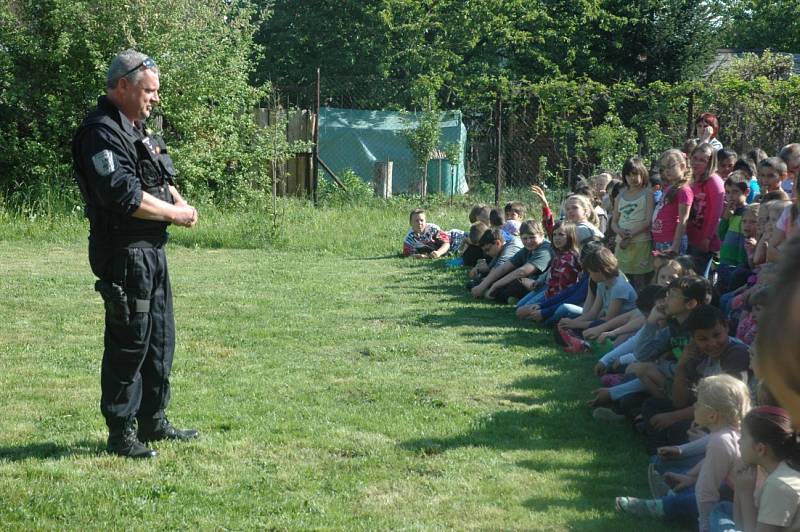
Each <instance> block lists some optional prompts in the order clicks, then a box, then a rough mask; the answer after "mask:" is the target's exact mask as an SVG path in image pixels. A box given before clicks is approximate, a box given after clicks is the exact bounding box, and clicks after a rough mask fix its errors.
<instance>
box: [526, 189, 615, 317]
mask: <svg viewBox="0 0 800 532" xmlns="http://www.w3.org/2000/svg"><path fill="white" fill-rule="evenodd" d="M564 210H565V212H566V216H567V220H568V221H570V222H572V223H574V224H575V235H576V236H577V238H578V247H579V248H580V250H581V254H584V250H585V248H586V247H587V246H589V245H590V244H591V245H592V246H595V245H596V243H597V242H599V241H600V240H601V239H602V238H603V233H601V232H600V230H599V229H598V228H597V226H595V225H594V223H593V222H592V220H594V221H597V215H596V214H595V212H594V210H593V209H592V203H591V201H590V200H589V198H588V197H587V196H583V195H580V194H572V195H571V196H569V197H568V198H567V199H566V201H564ZM599 247H602V246H599ZM599 247H598V249H599ZM593 249H594V248H593ZM587 255H588V253H587ZM588 294H589V276H588V275H586V274H585V273H584V274H583V275H581V276H580V277H579V279H578V282H576V283H575V284H574V285H572V286H570V287H568V288H567V289H565V290H562V291H561V292H560V293H558V294H556V295H555V296H553V297H552V298H548V299H545V300H544V301H542V303H541V304H540V305H539V307H538V308H537V309H535V310H534V311H532V312H531V314H530V318H531V319H532V320H534V321H544V322H545V323H547V324H548V325H555V324H557V323H558V322H559V320H561V318H563V317H566V316H570V315H576V314H575V311H576V310H577V309H580V308H581V307H580V306H579V305H580V304H581V303H585V302H586V301H587V297H588ZM584 306H586V305H584ZM577 314H580V310H577Z"/></svg>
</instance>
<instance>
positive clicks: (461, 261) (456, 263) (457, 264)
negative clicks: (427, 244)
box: [445, 257, 464, 268]
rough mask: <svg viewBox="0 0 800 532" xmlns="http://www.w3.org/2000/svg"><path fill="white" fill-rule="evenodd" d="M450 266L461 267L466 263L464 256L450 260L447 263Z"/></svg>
mask: <svg viewBox="0 0 800 532" xmlns="http://www.w3.org/2000/svg"><path fill="white" fill-rule="evenodd" d="M445 264H446V265H447V267H448V268H460V267H461V266H463V265H464V257H456V258H454V259H450V260H448V261H447V262H446V263H445Z"/></svg>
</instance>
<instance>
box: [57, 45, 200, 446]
mask: <svg viewBox="0 0 800 532" xmlns="http://www.w3.org/2000/svg"><path fill="white" fill-rule="evenodd" d="M158 74H159V72H158V67H157V66H156V64H155V62H154V61H153V60H152V59H150V58H149V57H147V56H145V55H144V54H141V53H139V52H136V51H134V50H126V51H124V52H121V53H120V54H118V55H117V56H116V57H115V58H114V59H113V60H112V61H111V65H110V66H109V70H108V76H107V83H106V85H107V87H106V96H101V97H100V98H99V99H98V101H97V108H96V109H95V110H94V111H92V112H91V113H90V114H89V116H87V117H86V118H85V119H84V121H83V122H82V124H81V126H80V128H79V129H78V131H77V132H76V133H75V137H74V139H73V142H72V156H73V160H74V163H75V177H76V180H77V181H78V185H79V187H80V189H81V194H82V196H83V198H84V201H85V202H86V216H87V217H88V218H89V264H90V265H91V268H92V272H94V274H95V275H96V276H97V278H98V281H97V282H96V283H95V290H97V291H98V292H100V294H101V296H102V298H103V302H104V304H105V309H106V313H105V339H104V346H105V349H104V352H103V364H102V369H101V377H100V381H101V382H100V385H101V398H100V410H101V411H102V413H103V416H104V417H105V419H106V424H107V425H108V429H109V437H108V450H109V452H111V453H115V454H118V455H121V456H128V457H133V458H151V457H154V456H156V452H155V451H154V450H152V449H149V448H148V447H147V446H146V445H144V443H143V442H149V441H157V440H164V439H171V440H187V439H192V438H196V437H197V436H198V432H197V431H196V430H180V429H176V428H175V427H174V426H172V424H170V422H169V421H168V420H167V418H166V416H165V410H166V408H167V404H168V403H169V397H170V389H169V374H170V370H171V368H172V356H173V353H174V350H175V321H174V317H173V313H172V291H171V288H170V282H169V275H168V273H167V260H166V255H165V254H164V245H165V244H166V241H167V226H168V225H169V224H170V223H174V224H177V225H181V226H184V227H192V226H194V225H195V224H196V223H197V210H195V208H194V207H192V206H191V205H189V204H188V203H187V202H186V201H185V200H184V199H183V198H182V197H181V195H180V194H179V193H178V191H177V189H176V188H175V183H174V180H173V178H174V176H175V169H174V166H173V164H172V159H171V158H170V156H169V154H168V153H167V149H166V146H165V145H164V143H163V141H162V140H161V139H160V138H159V137H154V136H152V135H150V134H149V132H148V131H146V130H145V129H144V121H145V119H147V118H148V117H149V116H150V113H151V111H152V109H153V106H154V105H155V104H157V103H158V101H159V99H158V90H159V79H158ZM135 423H138V431H137V428H136V424H135Z"/></svg>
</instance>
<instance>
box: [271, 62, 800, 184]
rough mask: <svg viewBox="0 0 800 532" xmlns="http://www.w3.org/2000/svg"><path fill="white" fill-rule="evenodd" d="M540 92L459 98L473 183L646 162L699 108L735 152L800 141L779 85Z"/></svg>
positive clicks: (354, 102) (376, 95) (385, 90)
mask: <svg viewBox="0 0 800 532" xmlns="http://www.w3.org/2000/svg"><path fill="white" fill-rule="evenodd" d="M316 90H317V87H316V84H315V83H310V84H306V85H303V86H283V87H278V92H279V94H280V97H279V99H280V101H281V104H282V105H283V104H284V103H285V105H287V106H288V107H296V108H300V109H314V108H315V107H314V105H315V99H316V98H315V96H316ZM403 90H404V89H403V87H401V86H398V85H397V84H395V85H391V84H387V83H386V82H384V81H380V80H374V81H370V80H365V79H362V78H358V77H325V76H322V78H321V80H320V85H319V101H320V105H321V106H322V107H337V108H343V109H365V110H377V109H387V110H395V111H397V110H401V109H404V110H407V111H417V110H418V109H414V108H413V107H411V106H410V105H409V104H408V102H407V101H406V100H405V98H408V95H407V94H404V92H403ZM537 90H539V89H538V88H536V87H534V88H532V89H531V88H519V89H516V90H514V91H512V92H513V93H514V97H513V98H512V99H510V101H502V100H500V99H498V100H496V101H495V102H493V104H492V103H489V104H487V105H485V106H484V107H481V108H467V107H463V106H459V110H460V111H461V112H462V121H463V123H464V125H465V127H466V130H467V143H466V146H465V161H464V163H465V170H466V178H467V182H468V184H469V187H470V188H471V189H473V190H474V189H475V188H484V189H485V188H486V187H487V186H488V187H492V186H494V187H496V188H497V189H498V190H497V192H496V197H497V198H499V197H500V196H501V195H502V190H503V189H505V188H512V189H515V190H519V189H527V188H529V187H530V186H531V185H533V184H544V185H546V186H547V187H548V188H551V189H559V190H563V189H567V188H569V187H570V186H571V185H572V184H574V183H575V182H576V181H577V180H578V179H579V178H580V177H583V176H589V175H591V174H593V173H597V172H599V171H601V170H611V171H618V170H619V169H620V168H621V166H622V164H621V163H622V161H624V159H625V158H627V157H631V156H636V155H638V156H642V157H644V158H646V159H649V160H652V159H654V158H657V157H658V154H659V153H661V151H663V150H664V149H666V148H669V147H681V146H682V145H683V143H684V141H685V140H686V138H687V137H689V136H691V135H692V134H693V130H692V126H693V121H694V118H695V117H696V116H697V115H699V113H700V112H704V111H709V112H713V113H715V114H717V116H719V118H720V122H721V123H722V129H721V132H720V140H722V142H723V144H725V145H726V147H732V148H734V149H735V150H737V151H738V152H739V153H744V152H746V151H747V150H750V149H752V148H753V147H757V146H760V147H763V148H765V149H766V150H767V152H768V153H775V151H776V150H777V149H778V148H780V146H782V145H783V144H786V143H788V142H791V141H797V140H798V139H800V108H798V107H796V106H792V105H791V104H790V103H787V102H791V101H794V97H793V95H795V93H794V92H792V90H795V89H791V87H789V88H788V89H787V88H783V89H780V91H782V92H780V91H778V92H776V93H775V94H773V93H772V92H770V91H777V89H772V88H770V87H767V88H765V89H763V90H762V89H759V87H758V86H753V88H752V89H751V93H750V94H748V98H742V97H741V94H740V93H739V92H736V91H735V90H732V89H729V88H726V86H724V84H723V85H719V86H713V84H705V85H696V84H695V85H674V86H670V85H665V84H661V85H658V84H656V85H654V86H648V87H631V86H624V85H620V86H611V87H603V86H587V87H584V86H581V85H580V84H573V85H567V86H565V88H564V89H563V90H562V91H561V92H559V90H553V89H552V88H550V89H547V88H545V89H543V90H544V91H545V92H537ZM547 90H549V92H547ZM736 90H738V91H740V90H741V89H736ZM570 91H572V92H577V93H581V94H580V95H579V96H576V95H575V94H571V93H570ZM759 91H760V92H759ZM795 92H800V91H797V90H795ZM797 96H800V94H797ZM570 99H571V101H575V102H577V103H576V104H575V105H574V106H573V107H572V108H569V109H568V110H566V111H563V112H561V111H560V110H559V109H561V107H559V106H560V105H561V101H562V100H570ZM444 110H447V109H444ZM610 117H611V118H613V120H611V119H610ZM726 128H727V129H726ZM602 135H606V137H607V138H606V137H603V136H602ZM609 139H610V140H609ZM321 142H324V139H323V140H322V141H321ZM615 143H616V144H615Z"/></svg>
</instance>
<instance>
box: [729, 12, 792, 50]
mask: <svg viewBox="0 0 800 532" xmlns="http://www.w3.org/2000/svg"><path fill="white" fill-rule="evenodd" d="M723 37H724V43H725V45H726V46H728V47H730V48H736V49H740V50H763V49H766V48H769V49H771V50H775V51H779V52H789V53H800V2H797V1H796V0H733V1H732V2H730V6H729V8H728V11H727V16H726V26H725V31H724V33H723Z"/></svg>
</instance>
